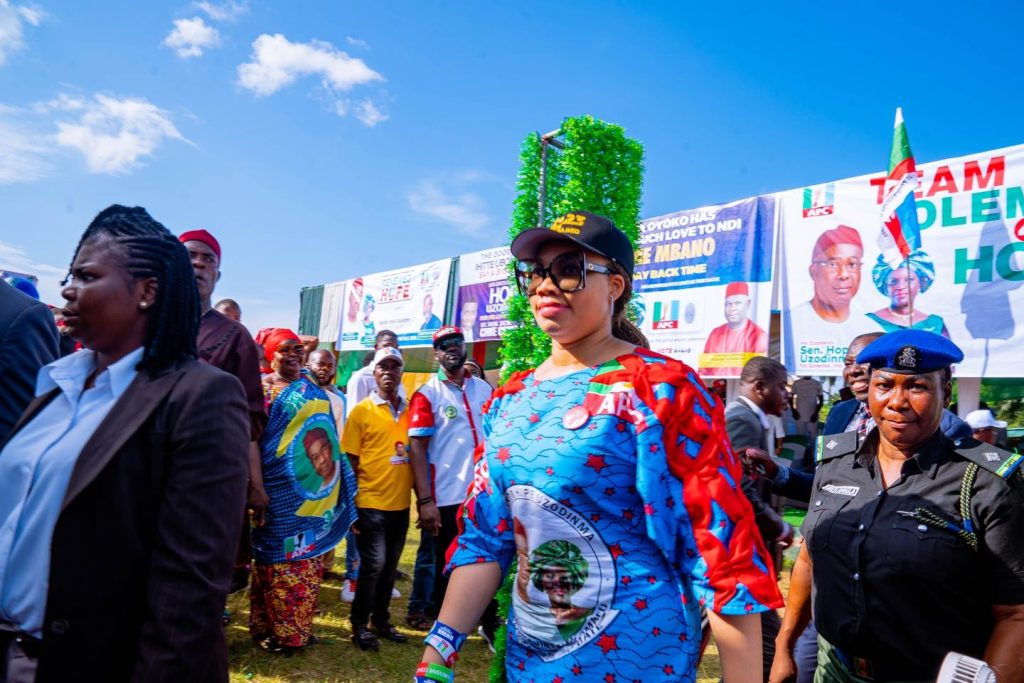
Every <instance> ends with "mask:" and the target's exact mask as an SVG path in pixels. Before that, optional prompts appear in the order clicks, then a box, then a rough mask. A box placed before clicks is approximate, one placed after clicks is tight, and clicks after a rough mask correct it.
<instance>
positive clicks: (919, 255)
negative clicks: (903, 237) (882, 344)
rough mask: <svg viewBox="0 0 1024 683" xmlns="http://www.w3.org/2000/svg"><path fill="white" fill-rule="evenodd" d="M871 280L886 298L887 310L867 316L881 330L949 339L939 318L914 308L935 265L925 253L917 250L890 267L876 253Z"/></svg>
mask: <svg viewBox="0 0 1024 683" xmlns="http://www.w3.org/2000/svg"><path fill="white" fill-rule="evenodd" d="M871 278H872V280H873V281H874V283H875V288H876V289H877V290H878V291H879V292H880V293H881V294H882V296H886V297H889V305H888V306H887V307H885V308H882V309H879V310H877V311H875V312H874V313H868V314H867V316H868V317H869V318H870V319H871V320H873V321H875V322H876V323H878V325H879V327H881V328H882V331H884V332H895V331H896V330H905V329H914V330H924V331H926V332H934V333H935V334H941V335H942V336H943V337H945V338H947V339H949V330H947V329H946V323H945V321H943V319H942V317H941V316H938V315H934V314H931V315H929V314H928V313H925V312H924V311H922V310H921V308H920V306H919V305H918V296H919V295H921V294H924V293H925V292H927V291H928V289H929V288H930V287H931V286H932V283H933V282H935V263H934V262H933V261H932V259H931V257H930V256H928V254H926V253H925V252H924V251H922V250H921V249H917V250H915V251H913V252H911V254H910V256H908V257H907V259H906V260H905V261H897V262H896V263H893V264H890V263H889V262H887V261H886V260H885V257H884V256H883V255H881V254H879V256H878V261H877V262H876V263H875V267H874V268H873V269H872V271H871ZM911 316H913V319H911Z"/></svg>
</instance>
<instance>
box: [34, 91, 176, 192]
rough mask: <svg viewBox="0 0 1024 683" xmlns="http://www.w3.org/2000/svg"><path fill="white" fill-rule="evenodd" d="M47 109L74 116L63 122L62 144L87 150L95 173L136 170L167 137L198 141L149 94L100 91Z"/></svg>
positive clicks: (59, 100)
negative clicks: (189, 137) (183, 131)
mask: <svg viewBox="0 0 1024 683" xmlns="http://www.w3.org/2000/svg"><path fill="white" fill-rule="evenodd" d="M44 107H45V108H47V109H49V110H52V111H55V112H63V113H65V114H74V117H73V118H70V119H66V120H58V121H57V144H59V145H61V146H63V147H69V148H71V149H76V150H78V151H79V152H81V153H82V154H83V155H84V156H85V162H86V166H87V167H88V168H89V171H90V172H92V173H125V172H128V171H131V170H133V169H135V168H137V167H138V166H139V165H140V164H141V160H142V159H143V158H144V157H148V156H152V154H153V152H155V151H156V149H157V147H159V146H160V145H161V144H162V143H163V142H164V140H178V141H180V142H184V143H187V144H189V145H191V144H193V143H191V142H190V141H189V140H187V139H186V138H185V136H183V135H182V134H181V133H180V132H179V131H178V129H177V128H176V127H175V125H174V123H173V122H172V121H171V117H170V114H169V113H168V112H167V111H165V110H163V109H160V108H159V107H157V106H156V105H154V104H152V103H150V102H149V101H148V100H146V99H144V98H137V97H125V98H118V97H114V96H110V95H96V96H95V97H94V98H93V99H91V100H90V99H85V98H81V97H71V96H68V95H61V96H60V97H58V98H57V99H55V100H52V101H51V102H49V103H47V104H46V105H44ZM57 117H58V118H59V114H57Z"/></svg>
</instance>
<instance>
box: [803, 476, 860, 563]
mask: <svg viewBox="0 0 1024 683" xmlns="http://www.w3.org/2000/svg"><path fill="white" fill-rule="evenodd" d="M851 500H853V499H852V498H849V497H846V496H836V495H827V494H823V493H822V492H821V491H818V492H816V493H815V495H812V496H811V500H810V504H809V505H808V506H807V521H805V522H804V525H803V530H804V532H803V533H804V536H805V537H806V538H807V545H808V547H809V548H810V549H811V550H825V549H826V548H828V546H829V543H830V539H829V536H830V535H831V534H832V527H833V525H834V524H835V522H836V518H838V517H839V513H840V511H841V510H842V509H843V508H844V507H846V505H848V504H849V502H850V501H851Z"/></svg>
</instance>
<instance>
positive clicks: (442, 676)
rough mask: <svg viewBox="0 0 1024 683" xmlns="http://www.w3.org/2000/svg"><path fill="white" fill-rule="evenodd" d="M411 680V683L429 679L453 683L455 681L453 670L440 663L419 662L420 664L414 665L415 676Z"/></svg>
mask: <svg viewBox="0 0 1024 683" xmlns="http://www.w3.org/2000/svg"><path fill="white" fill-rule="evenodd" d="M412 680H413V683H430V681H438V682H439V683H453V682H454V681H455V672H454V671H452V670H451V669H449V668H448V667H446V666H441V665H440V664H428V663H427V662H420V665H419V666H418V667H416V676H415V677H414V678H413V679H412Z"/></svg>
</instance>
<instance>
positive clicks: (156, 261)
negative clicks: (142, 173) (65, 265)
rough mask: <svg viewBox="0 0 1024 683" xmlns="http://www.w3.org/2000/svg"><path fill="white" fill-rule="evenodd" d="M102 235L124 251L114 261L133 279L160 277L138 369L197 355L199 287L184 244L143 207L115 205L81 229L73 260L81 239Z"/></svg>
mask: <svg viewBox="0 0 1024 683" xmlns="http://www.w3.org/2000/svg"><path fill="white" fill-rule="evenodd" d="M101 235H108V236H110V237H111V238H112V239H113V240H115V241H116V242H117V245H118V246H119V247H120V251H121V252H122V255H121V257H120V258H119V259H118V260H119V261H120V262H121V265H122V266H123V267H124V269H125V270H126V271H127V272H128V273H129V274H130V275H131V277H132V279H134V280H139V279H141V278H148V277H154V278H156V280H157V282H158V285H157V290H156V300H155V301H154V305H153V306H152V307H151V308H150V309H148V310H147V311H146V316H147V318H148V319H147V321H146V337H145V341H144V343H143V345H144V351H143V354H142V360H141V361H140V362H139V365H138V369H139V370H140V371H144V372H146V373H148V374H149V375H150V376H153V375H155V374H157V373H159V372H160V371H162V370H166V369H167V368H169V367H171V366H172V365H174V364H175V363H178V362H181V361H183V360H186V359H189V358H195V357H196V335H197V334H198V333H199V292H198V290H197V289H196V279H195V273H194V272H193V270H192V262H191V261H190V260H189V257H188V251H187V250H186V249H185V246H184V245H183V244H182V243H181V242H179V241H178V239H177V238H176V237H175V236H174V235H173V234H171V232H170V231H169V230H168V229H167V228H165V227H164V226H163V225H162V224H160V223H159V222H158V221H156V220H154V219H153V217H152V216H150V215H149V213H148V212H147V211H146V210H145V209H144V208H142V207H141V206H136V207H132V208H129V207H127V206H121V205H120V204H113V205H111V206H108V207H107V208H105V209H103V211H100V212H99V214H97V215H96V218H94V219H93V220H92V223H90V224H89V227H88V228H86V229H85V232H84V233H83V234H82V238H81V239H80V240H79V241H78V246H77V247H75V255H74V256H73V257H72V258H71V263H72V264H74V262H75V259H77V258H78V252H79V251H80V250H81V248H82V245H83V244H85V243H86V242H88V241H89V240H91V239H94V238H97V237H99V236H101ZM69 277H70V273H69Z"/></svg>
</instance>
